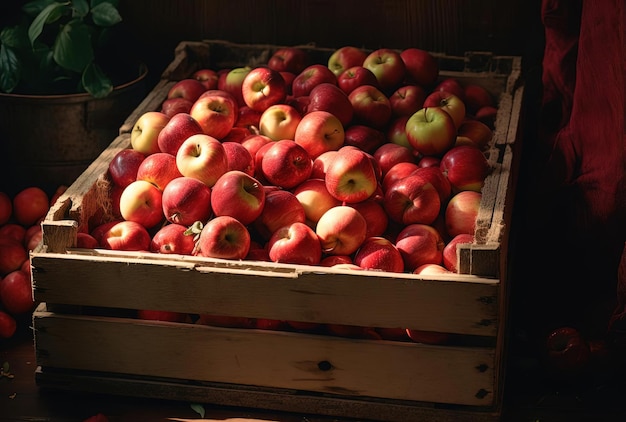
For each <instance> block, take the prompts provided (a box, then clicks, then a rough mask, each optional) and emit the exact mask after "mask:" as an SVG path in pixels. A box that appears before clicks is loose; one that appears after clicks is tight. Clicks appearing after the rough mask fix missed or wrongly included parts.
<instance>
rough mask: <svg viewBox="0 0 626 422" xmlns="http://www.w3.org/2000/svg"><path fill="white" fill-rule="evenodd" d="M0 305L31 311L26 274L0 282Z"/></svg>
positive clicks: (17, 311) (32, 304) (17, 312)
mask: <svg viewBox="0 0 626 422" xmlns="http://www.w3.org/2000/svg"><path fill="white" fill-rule="evenodd" d="M318 243H319V242H318ZM0 303H2V308H3V309H4V310H5V311H6V312H8V313H9V314H10V315H13V316H19V315H25V314H27V313H29V312H31V311H32V310H33V308H34V307H35V299H34V298H33V287H32V285H31V281H30V276H29V275H28V273H27V272H25V271H22V270H15V271H12V272H10V273H9V274H7V275H6V276H4V278H2V279H1V280H0Z"/></svg>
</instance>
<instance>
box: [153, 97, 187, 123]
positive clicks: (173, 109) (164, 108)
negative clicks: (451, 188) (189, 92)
mask: <svg viewBox="0 0 626 422" xmlns="http://www.w3.org/2000/svg"><path fill="white" fill-rule="evenodd" d="M193 103H194V102H193V101H189V100H188V99H186V98H183V97H176V98H166V99H165V100H163V102H162V103H161V109H160V110H158V111H160V112H161V113H163V114H165V115H166V116H167V117H169V118H172V117H174V116H176V115H177V114H178V113H187V114H189V112H190V111H191V107H192V106H193Z"/></svg>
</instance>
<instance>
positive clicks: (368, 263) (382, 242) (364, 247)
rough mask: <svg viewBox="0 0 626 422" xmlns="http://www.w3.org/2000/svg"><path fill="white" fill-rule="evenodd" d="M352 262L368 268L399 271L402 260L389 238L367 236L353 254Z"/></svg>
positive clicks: (401, 270)
mask: <svg viewBox="0 0 626 422" xmlns="http://www.w3.org/2000/svg"><path fill="white" fill-rule="evenodd" d="M354 263H355V264H356V265H358V266H359V267H361V268H364V269H368V270H377V271H385V272H392V273H401V272H403V271H404V260H403V258H402V255H401V254H400V251H399V250H398V248H396V246H395V245H394V244H393V243H392V242H391V241H390V240H389V239H386V238H384V237H380V236H372V237H367V238H366V239H365V240H364V241H363V243H362V244H361V246H360V247H359V249H358V250H357V251H356V253H355V254H354Z"/></svg>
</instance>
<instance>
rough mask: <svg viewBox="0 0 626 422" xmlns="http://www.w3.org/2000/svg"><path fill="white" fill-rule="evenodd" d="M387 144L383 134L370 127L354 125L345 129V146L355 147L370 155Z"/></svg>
mask: <svg viewBox="0 0 626 422" xmlns="http://www.w3.org/2000/svg"><path fill="white" fill-rule="evenodd" d="M385 142H387V138H386V137H385V132H383V131H382V130H380V129H376V128H373V127H371V126H366V125H360V124H354V125H350V126H349V127H348V128H347V129H346V135H345V139H344V144H345V145H351V146H354V147H357V148H359V149H361V150H363V151H365V152H367V153H369V154H372V153H373V152H374V151H376V149H378V147H380V146H381V145H383V144H384V143H385Z"/></svg>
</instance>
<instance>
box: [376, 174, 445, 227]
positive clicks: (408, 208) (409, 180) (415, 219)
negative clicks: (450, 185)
mask: <svg viewBox="0 0 626 422" xmlns="http://www.w3.org/2000/svg"><path fill="white" fill-rule="evenodd" d="M383 206H384V208H385V211H386V212H387V215H388V216H389V218H390V219H391V220H393V221H395V222H397V223H401V224H405V225H408V224H416V223H417V224H432V223H433V222H434V221H435V219H436V218H437V216H438V215H439V212H440V211H441V200H440V199H439V192H438V191H437V189H436V188H435V186H434V185H433V184H432V183H431V181H430V180H429V179H428V178H427V177H424V176H420V175H418V174H410V175H409V176H407V177H405V178H402V179H400V180H397V181H395V182H394V183H392V184H391V185H390V186H389V188H388V189H387V190H386V191H385V197H384V200H383Z"/></svg>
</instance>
